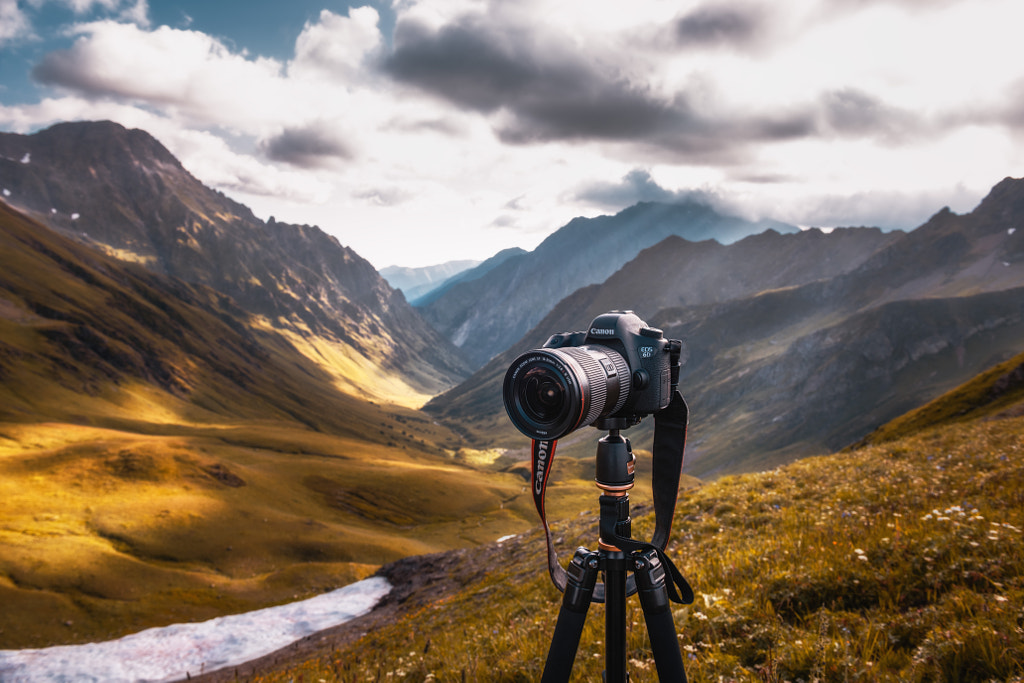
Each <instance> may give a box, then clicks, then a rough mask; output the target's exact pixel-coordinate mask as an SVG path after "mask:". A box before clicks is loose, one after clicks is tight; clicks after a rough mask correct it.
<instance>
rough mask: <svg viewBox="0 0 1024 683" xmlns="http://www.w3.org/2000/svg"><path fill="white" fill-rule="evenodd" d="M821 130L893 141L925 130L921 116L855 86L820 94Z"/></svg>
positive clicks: (923, 132) (922, 132)
mask: <svg viewBox="0 0 1024 683" xmlns="http://www.w3.org/2000/svg"><path fill="white" fill-rule="evenodd" d="M820 105H821V111H822V119H823V122H824V124H825V130H824V131H823V132H827V131H833V132H835V133H837V134H839V135H845V136H851V137H863V136H872V137H879V138H882V139H884V140H886V141H890V142H894V141H899V140H903V139H906V138H910V137H918V136H920V135H923V134H925V133H926V132H927V129H928V128H930V126H928V125H926V124H925V122H924V121H923V119H922V117H920V116H918V115H915V114H912V113H910V112H907V111H903V110H901V109H899V108H897V107H893V106H890V105H888V104H886V103H885V102H883V101H881V100H880V99H879V98H877V97H874V96H872V95H869V94H868V93H865V92H862V91H860V90H857V89H855V88H844V89H842V90H834V91H831V92H826V93H824V94H822V96H821V98H820Z"/></svg>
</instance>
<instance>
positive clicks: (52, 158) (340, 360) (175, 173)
mask: <svg viewBox="0 0 1024 683" xmlns="http://www.w3.org/2000/svg"><path fill="white" fill-rule="evenodd" d="M0 187H2V188H3V192H4V195H5V201H7V202H8V203H11V204H12V205H14V206H17V207H18V208H20V209H22V210H24V211H26V212H29V213H30V214H31V215H33V216H35V217H36V218H37V219H39V220H40V221H41V222H43V223H45V224H47V225H49V226H51V227H52V228H54V229H56V230H58V231H60V232H62V233H63V234H65V235H67V236H69V237H71V238H72V239H75V240H77V241H79V242H81V243H83V244H86V245H88V246H91V247H93V248H97V249H100V250H102V251H105V252H106V253H108V254H111V255H114V256H117V257H118V258H121V259H123V260H128V261H134V262H138V263H140V264H142V265H144V266H145V267H147V268H149V269H150V270H152V271H154V272H157V273H161V274H166V275H171V276H173V277H175V278H178V279H180V280H183V281H185V282H189V283H193V284H202V285H207V286H209V287H212V288H214V289H216V290H217V291H219V292H221V293H223V294H225V295H227V296H229V297H231V298H232V299H233V300H234V301H235V302H236V303H237V304H238V305H239V306H241V307H242V308H243V309H244V310H246V311H248V312H249V313H251V314H252V315H254V316H257V317H258V319H259V321H260V322H259V324H263V325H267V326H270V327H272V328H274V329H277V330H279V331H282V332H284V333H286V334H288V335H289V336H290V337H291V338H292V339H293V341H294V343H295V344H296V345H297V346H298V347H300V348H302V349H303V351H304V352H305V353H306V354H307V355H308V356H309V357H310V358H313V359H316V360H317V362H319V363H320V364H321V365H323V366H324V367H325V368H328V369H329V370H330V371H331V373H332V374H333V375H334V377H335V379H336V381H338V382H339V384H341V385H343V386H345V387H346V389H347V390H348V391H350V392H352V393H354V394H359V395H363V396H368V397H371V398H383V399H385V400H392V401H402V402H404V403H407V404H418V403H422V402H423V400H425V399H426V398H427V397H429V396H430V395H432V394H434V393H436V392H437V391H438V390H439V389H441V388H444V387H446V386H451V385H452V384H454V383H456V382H457V381H458V380H459V379H461V378H462V377H464V376H465V374H466V372H467V366H466V364H465V361H464V360H463V358H462V357H461V353H460V352H459V351H458V350H457V349H455V348H454V347H453V346H452V345H451V344H450V343H448V342H447V340H445V339H444V338H442V337H440V336H439V335H438V334H437V333H436V332H434V330H433V329H432V328H431V327H430V326H429V325H427V324H426V323H425V322H424V321H423V319H422V317H421V316H420V315H419V314H418V313H417V312H416V311H415V310H414V309H413V308H412V307H411V306H410V305H409V304H408V303H407V302H406V300H405V298H404V297H403V296H402V294H401V293H400V292H397V291H395V290H393V289H392V288H391V287H390V286H388V284H387V283H386V282H385V281H384V280H383V279H382V278H381V277H380V275H379V274H378V273H377V272H376V270H375V269H374V268H373V267H372V266H371V265H370V264H369V263H368V262H367V261H366V260H364V259H363V258H361V257H360V256H359V255H358V254H356V253H355V252H353V251H352V250H351V249H349V248H347V247H344V246H342V245H341V244H339V243H338V241H337V239H335V238H334V237H331V236H329V235H327V234H326V233H324V232H323V231H321V230H320V229H319V228H317V227H311V226H307V225H301V226H300V225H290V224H287V223H282V222H277V221H275V220H274V219H273V218H271V219H270V220H268V221H267V222H264V221H262V220H259V219H257V218H256V217H255V216H254V215H253V214H252V212H251V211H250V210H249V209H248V208H246V207H245V206H243V205H241V204H238V203H237V202H234V201H232V200H230V199H228V198H227V197H225V196H224V195H223V194H221V193H219V192H216V191H214V190H211V189H209V188H207V187H205V186H204V185H202V184H201V183H200V182H199V181H198V180H196V179H195V178H194V177H193V176H192V175H191V174H189V173H188V172H187V171H186V170H185V169H184V168H183V167H182V166H181V164H180V163H179V162H178V160H177V159H175V158H174V157H173V156H172V155H171V154H170V152H168V151H167V150H166V149H165V148H164V147H163V146H162V145H161V144H160V143H159V142H158V141H157V140H156V139H154V138H153V137H152V136H150V135H149V134H148V133H146V132H144V131H141V130H127V129H125V128H123V127H122V126H120V125H118V124H115V123H110V122H98V123H97V122H79V123H64V124H58V125H55V126H53V127H51V128H48V129H46V130H43V131H40V132H38V133H35V134H33V135H28V136H23V135H15V134H0Z"/></svg>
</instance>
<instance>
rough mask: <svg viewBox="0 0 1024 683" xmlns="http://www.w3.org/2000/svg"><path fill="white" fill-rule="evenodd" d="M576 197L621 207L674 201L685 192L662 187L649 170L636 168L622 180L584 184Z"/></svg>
mask: <svg viewBox="0 0 1024 683" xmlns="http://www.w3.org/2000/svg"><path fill="white" fill-rule="evenodd" d="M574 198H575V199H578V200H582V201H585V202H591V203H594V204H597V205H598V206H603V207H607V208H611V209H619V208H622V207H624V206H631V205H633V204H636V203H637V202H664V203H672V202H676V201H679V200H680V199H682V198H683V194H682V193H679V192H672V191H669V190H666V189H665V188H663V187H661V186H660V185H659V184H658V183H657V182H655V180H654V179H653V178H652V177H651V174H650V172H649V171H646V170H644V169H640V168H636V169H633V170H632V171H630V172H629V173H627V174H626V175H625V176H624V177H623V178H622V179H621V180H620V181H618V182H614V183H610V182H593V183H589V184H587V185H584V186H583V187H581V188H580V189H578V190H577V191H576V192H575V193H574Z"/></svg>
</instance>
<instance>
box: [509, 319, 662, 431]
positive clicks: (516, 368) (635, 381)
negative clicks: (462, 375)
mask: <svg viewBox="0 0 1024 683" xmlns="http://www.w3.org/2000/svg"><path fill="white" fill-rule="evenodd" d="M681 348H682V343H681V342H680V341H679V340H676V339H665V337H664V336H663V334H662V331H661V330H659V329H656V328H653V327H649V326H648V325H647V323H645V322H644V321H643V320H641V319H640V318H639V317H638V316H637V315H636V314H635V313H633V311H611V312H609V313H605V314H603V315H599V316H597V317H596V318H594V321H593V322H592V323H590V328H589V329H588V330H586V331H581V332H566V333H562V334H555V335H552V336H551V338H550V339H548V340H547V342H546V343H545V344H544V346H543V347H542V348H539V349H534V350H532V351H528V352H527V353H524V354H522V355H521V356H519V357H518V358H516V359H515V360H514V361H513V362H512V365H511V366H510V367H509V369H508V372H506V373H505V382H504V385H503V387H502V397H503V398H504V401H505V410H506V411H507V412H508V416H509V418H510V419H511V420H512V424H513V425H515V426H516V428H517V429H518V430H519V431H520V432H522V433H523V434H525V435H526V436H528V437H530V438H531V439H534V440H539V441H552V440H555V439H560V438H562V437H563V436H565V435H566V434H569V433H570V432H572V431H574V430H576V429H578V428H580V427H585V426H587V425H590V424H594V423H595V422H598V421H599V420H600V421H601V422H599V423H598V425H597V426H599V427H600V428H601V429H625V428H627V427H631V426H633V425H635V424H637V423H639V422H640V420H641V418H643V417H644V416H645V415H650V414H651V413H654V412H657V411H659V410H661V409H662V408H665V407H666V406H668V404H669V401H670V400H671V399H672V391H673V387H674V386H675V385H676V384H677V383H678V381H679V355H680V351H681Z"/></svg>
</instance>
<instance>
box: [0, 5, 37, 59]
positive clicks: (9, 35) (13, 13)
mask: <svg viewBox="0 0 1024 683" xmlns="http://www.w3.org/2000/svg"><path fill="white" fill-rule="evenodd" d="M31 32H32V24H31V22H30V21H29V18H28V15H26V14H25V12H23V11H22V10H21V8H19V7H18V2H17V0H0V48H3V47H5V46H7V45H8V44H10V43H15V42H19V41H22V40H25V38H26V37H27V36H29V35H30V34H31Z"/></svg>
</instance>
